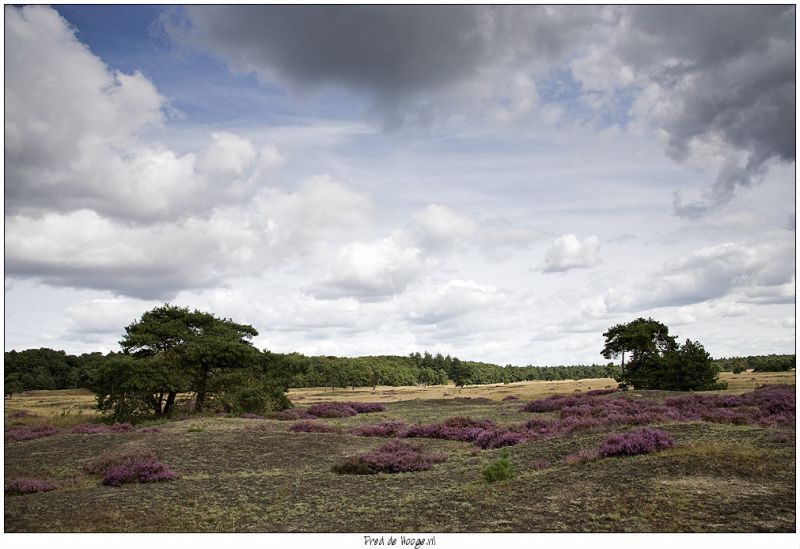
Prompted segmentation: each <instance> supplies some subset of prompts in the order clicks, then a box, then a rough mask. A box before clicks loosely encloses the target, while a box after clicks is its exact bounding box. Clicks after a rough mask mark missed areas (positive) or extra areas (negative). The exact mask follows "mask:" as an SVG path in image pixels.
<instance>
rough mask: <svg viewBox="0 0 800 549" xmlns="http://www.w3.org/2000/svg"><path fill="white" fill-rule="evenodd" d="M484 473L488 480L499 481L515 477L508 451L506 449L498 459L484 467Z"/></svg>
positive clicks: (485, 478)
mask: <svg viewBox="0 0 800 549" xmlns="http://www.w3.org/2000/svg"><path fill="white" fill-rule="evenodd" d="M482 474H483V479H484V480H485V481H486V482H497V481H500V480H508V479H511V478H514V470H513V469H512V468H511V462H510V461H509V459H508V452H507V451H505V450H504V451H503V452H502V453H501V454H500V457H499V458H498V459H497V460H495V461H493V462H492V463H490V464H489V465H487V466H486V467H484V469H483V471H482Z"/></svg>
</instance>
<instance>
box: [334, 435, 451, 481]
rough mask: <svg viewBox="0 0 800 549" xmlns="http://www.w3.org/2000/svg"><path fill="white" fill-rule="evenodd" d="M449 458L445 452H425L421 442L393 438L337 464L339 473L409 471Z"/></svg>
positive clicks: (424, 467)
mask: <svg viewBox="0 0 800 549" xmlns="http://www.w3.org/2000/svg"><path fill="white" fill-rule="evenodd" d="M446 459H447V456H446V455H445V454H440V453H424V452H423V451H422V449H421V446H420V445H419V444H414V443H410V442H406V441H402V440H393V441H391V442H389V443H387V444H384V445H383V446H381V447H380V448H378V449H377V450H373V451H372V452H367V453H365V454H361V455H358V456H352V457H350V458H348V459H346V460H345V461H344V462H342V463H340V464H338V465H335V466H334V467H333V471H334V472H336V473H339V474H360V475H363V474H373V473H407V472H412V471H427V470H428V469H430V468H431V467H433V465H434V464H435V463H441V462H443V461H445V460H446Z"/></svg>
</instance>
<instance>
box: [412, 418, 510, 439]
mask: <svg viewBox="0 0 800 549" xmlns="http://www.w3.org/2000/svg"><path fill="white" fill-rule="evenodd" d="M496 428H497V424H496V423H495V422H494V421H492V420H490V419H473V418H470V417H452V418H449V419H446V420H444V421H442V422H435V423H421V424H416V425H411V426H409V427H408V429H406V431H405V432H403V433H402V434H401V435H400V436H403V437H407V438H442V439H446V440H460V441H462V442H477V440H478V438H479V437H480V436H481V435H483V434H484V433H485V432H486V431H489V430H494V429H496Z"/></svg>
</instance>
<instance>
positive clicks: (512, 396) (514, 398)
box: [503, 395, 519, 402]
mask: <svg viewBox="0 0 800 549" xmlns="http://www.w3.org/2000/svg"><path fill="white" fill-rule="evenodd" d="M507 400H519V397H518V396H515V395H507V396H504V397H503V402H505V401H507Z"/></svg>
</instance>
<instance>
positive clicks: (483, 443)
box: [475, 428, 528, 449]
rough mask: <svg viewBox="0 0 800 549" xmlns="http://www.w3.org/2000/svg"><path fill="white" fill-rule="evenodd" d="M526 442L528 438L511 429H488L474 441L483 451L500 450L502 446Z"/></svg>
mask: <svg viewBox="0 0 800 549" xmlns="http://www.w3.org/2000/svg"><path fill="white" fill-rule="evenodd" d="M526 440H528V437H527V436H525V435H524V434H523V433H520V432H518V431H513V430H511V429H502V428H500V429H488V430H486V431H484V432H483V433H482V434H481V435H480V436H478V438H477V439H476V440H475V444H477V445H478V446H480V447H481V448H483V449H490V448H502V447H503V446H514V445H515V444H519V443H521V442H525V441H526Z"/></svg>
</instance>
